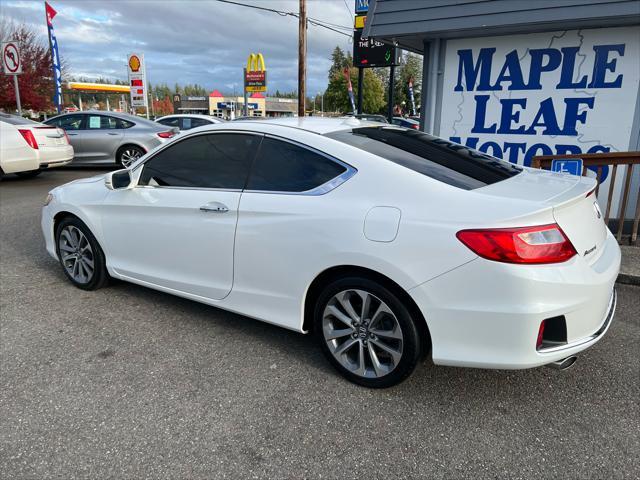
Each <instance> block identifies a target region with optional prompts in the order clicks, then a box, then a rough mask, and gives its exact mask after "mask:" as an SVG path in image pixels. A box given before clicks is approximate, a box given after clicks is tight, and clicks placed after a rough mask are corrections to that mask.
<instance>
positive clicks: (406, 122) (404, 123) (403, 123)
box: [391, 117, 420, 130]
mask: <svg viewBox="0 0 640 480" xmlns="http://www.w3.org/2000/svg"><path fill="white" fill-rule="evenodd" d="M391 123H393V124H394V125H398V126H400V127H405V128H412V129H413V130H420V122H418V121H416V120H412V119H410V118H404V117H393V118H392V119H391Z"/></svg>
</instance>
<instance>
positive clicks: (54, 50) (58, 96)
mask: <svg viewBox="0 0 640 480" xmlns="http://www.w3.org/2000/svg"><path fill="white" fill-rule="evenodd" d="M44 9H45V12H46V15H47V29H48V30H49V47H50V49H51V65H52V67H53V81H54V82H55V84H54V94H53V103H54V104H55V106H56V110H57V111H58V113H60V111H61V110H62V70H61V69H60V56H59V55H58V40H56V35H55V33H54V31H53V22H52V21H53V17H55V16H56V14H57V13H58V12H56V11H55V10H54V9H53V7H51V5H49V4H48V3H47V2H44Z"/></svg>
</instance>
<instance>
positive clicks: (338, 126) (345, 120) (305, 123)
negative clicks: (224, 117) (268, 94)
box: [268, 117, 380, 135]
mask: <svg viewBox="0 0 640 480" xmlns="http://www.w3.org/2000/svg"><path fill="white" fill-rule="evenodd" d="M268 123H269V124H270V125H281V126H283V127H294V128H299V129H302V130H307V131H309V132H313V133H319V134H322V135H324V134H326V133H331V132H338V131H340V130H350V129H352V128H357V127H365V126H379V125H380V123H379V122H369V121H366V120H358V119H357V118H353V117H339V118H329V117H277V118H271V119H269V120H268Z"/></svg>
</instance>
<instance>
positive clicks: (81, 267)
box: [56, 217, 109, 290]
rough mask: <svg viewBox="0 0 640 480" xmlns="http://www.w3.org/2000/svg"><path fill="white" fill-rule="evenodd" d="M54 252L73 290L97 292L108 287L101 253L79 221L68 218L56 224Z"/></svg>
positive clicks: (105, 268)
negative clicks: (74, 287) (76, 288)
mask: <svg viewBox="0 0 640 480" xmlns="http://www.w3.org/2000/svg"><path fill="white" fill-rule="evenodd" d="M56 250H57V253H58V258H59V259H60V265H62V270H63V271H64V274H65V275H66V276H67V278H68V279H69V280H70V281H71V283H73V284H74V285H75V286H76V287H78V288H81V289H83V290H96V289H98V288H100V287H103V286H104V285H106V284H107V282H108V280H109V274H108V273H107V267H106V265H105V260H104V253H103V252H102V249H101V248H100V245H98V242H97V241H96V239H95V237H94V236H93V234H92V233H91V231H90V230H89V228H88V227H87V226H86V225H85V224H84V222H82V221H81V220H80V219H78V218H75V217H67V218H64V219H63V220H62V221H61V222H60V223H59V224H58V226H57V228H56Z"/></svg>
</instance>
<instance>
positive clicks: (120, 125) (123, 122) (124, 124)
mask: <svg viewBox="0 0 640 480" xmlns="http://www.w3.org/2000/svg"><path fill="white" fill-rule="evenodd" d="M116 123H117V125H118V128H131V127H133V126H134V125H135V123H133V122H129V121H128V120H123V119H121V118H116Z"/></svg>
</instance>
